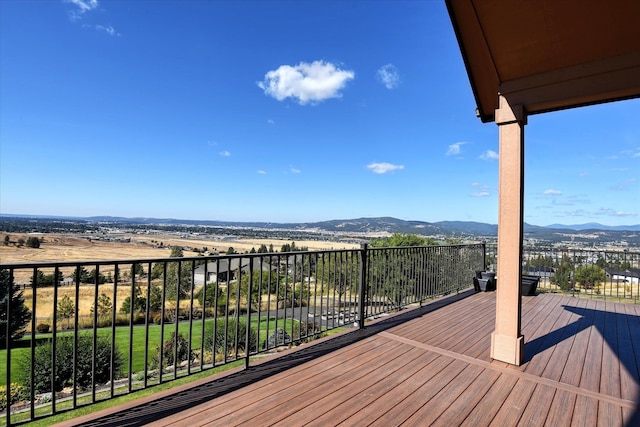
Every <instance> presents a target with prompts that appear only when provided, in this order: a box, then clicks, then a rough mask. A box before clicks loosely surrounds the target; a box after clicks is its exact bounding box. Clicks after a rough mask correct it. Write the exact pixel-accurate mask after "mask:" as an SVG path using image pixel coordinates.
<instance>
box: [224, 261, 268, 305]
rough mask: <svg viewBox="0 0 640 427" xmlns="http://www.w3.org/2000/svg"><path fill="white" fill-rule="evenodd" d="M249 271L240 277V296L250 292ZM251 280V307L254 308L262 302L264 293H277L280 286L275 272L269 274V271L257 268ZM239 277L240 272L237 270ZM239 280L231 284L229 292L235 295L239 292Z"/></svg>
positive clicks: (244, 296) (245, 295)
mask: <svg viewBox="0 0 640 427" xmlns="http://www.w3.org/2000/svg"><path fill="white" fill-rule="evenodd" d="M249 276H250V275H249V273H248V272H243V273H242V276H241V279H240V296H241V297H243V298H246V297H247V296H248V294H249V280H250V277H249ZM251 276H252V280H251V307H252V308H253V310H257V309H258V306H259V305H260V303H261V300H262V295H263V294H268V293H275V292H276V289H277V288H278V283H279V278H278V275H277V274H276V273H275V272H272V273H271V274H269V272H268V271H261V270H259V269H256V270H254V271H253V275H251ZM236 277H238V272H236ZM236 286H237V282H236V283H232V284H231V285H230V286H229V294H230V295H235V294H236V292H237V288H236Z"/></svg>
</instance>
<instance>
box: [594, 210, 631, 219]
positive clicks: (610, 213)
mask: <svg viewBox="0 0 640 427" xmlns="http://www.w3.org/2000/svg"><path fill="white" fill-rule="evenodd" d="M596 215H605V216H615V217H635V216H638V212H623V211H617V210H615V209H612V208H600V210H599V211H598V212H596Z"/></svg>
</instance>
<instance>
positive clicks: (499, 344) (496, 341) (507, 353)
mask: <svg viewBox="0 0 640 427" xmlns="http://www.w3.org/2000/svg"><path fill="white" fill-rule="evenodd" d="M491 358H492V359H495V360H500V361H501V362H506V363H510V364H512V365H516V366H520V365H522V362H523V361H524V337H523V336H522V335H521V336H519V337H512V336H508V335H500V334H497V333H495V332H494V333H492V334H491Z"/></svg>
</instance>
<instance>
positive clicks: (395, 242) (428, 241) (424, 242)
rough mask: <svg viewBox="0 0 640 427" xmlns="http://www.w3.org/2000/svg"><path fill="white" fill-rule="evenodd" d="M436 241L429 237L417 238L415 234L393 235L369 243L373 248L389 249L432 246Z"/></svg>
mask: <svg viewBox="0 0 640 427" xmlns="http://www.w3.org/2000/svg"><path fill="white" fill-rule="evenodd" d="M437 244H438V241H437V240H435V239H433V238H431V237H424V236H419V235H417V234H403V233H394V234H393V235H392V236H390V237H379V238H377V239H373V240H372V241H371V243H370V245H371V247H374V248H391V247H404V246H432V245H437Z"/></svg>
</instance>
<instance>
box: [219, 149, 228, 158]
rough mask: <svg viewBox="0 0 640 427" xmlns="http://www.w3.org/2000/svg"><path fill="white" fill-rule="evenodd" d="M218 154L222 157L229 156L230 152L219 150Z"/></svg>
mask: <svg viewBox="0 0 640 427" xmlns="http://www.w3.org/2000/svg"><path fill="white" fill-rule="evenodd" d="M218 154H220V155H221V156H222V157H229V156H231V153H230V152H228V151H227V150H224V151H221V152H219V153H218Z"/></svg>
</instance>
